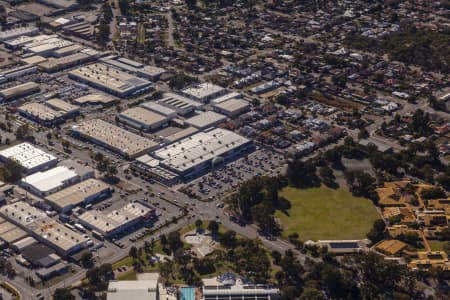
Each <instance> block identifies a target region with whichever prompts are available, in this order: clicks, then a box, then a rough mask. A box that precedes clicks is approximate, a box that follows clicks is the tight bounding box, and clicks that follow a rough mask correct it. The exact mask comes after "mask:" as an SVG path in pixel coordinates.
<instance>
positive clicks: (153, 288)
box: [106, 273, 163, 300]
mask: <svg viewBox="0 0 450 300" xmlns="http://www.w3.org/2000/svg"><path fill="white" fill-rule="evenodd" d="M139 275H140V276H142V275H145V277H146V278H142V279H141V278H139ZM139 275H138V279H137V280H123V281H117V280H111V281H110V282H109V285H108V290H107V293H106V300H123V299H129V300H131V299H133V300H159V299H161V300H162V299H163V298H160V295H159V288H158V277H159V275H158V274H157V273H154V274H153V273H147V274H139ZM147 277H148V278H147Z"/></svg>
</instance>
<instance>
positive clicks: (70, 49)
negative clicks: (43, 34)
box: [53, 44, 86, 57]
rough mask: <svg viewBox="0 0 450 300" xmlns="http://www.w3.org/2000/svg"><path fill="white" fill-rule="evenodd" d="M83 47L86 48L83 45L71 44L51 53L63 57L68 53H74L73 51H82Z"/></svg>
mask: <svg viewBox="0 0 450 300" xmlns="http://www.w3.org/2000/svg"><path fill="white" fill-rule="evenodd" d="M85 48H86V47H85V46H82V45H80V44H73V45H71V46H67V47H64V48H60V49H58V50H55V51H54V53H53V55H54V56H55V57H64V56H68V55H72V54H75V53H79V52H82V50H83V49H85Z"/></svg>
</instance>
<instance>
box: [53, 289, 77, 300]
mask: <svg viewBox="0 0 450 300" xmlns="http://www.w3.org/2000/svg"><path fill="white" fill-rule="evenodd" d="M53 300H75V296H74V295H72V293H71V292H70V290H69V289H68V288H58V289H56V290H55V292H54V293H53Z"/></svg>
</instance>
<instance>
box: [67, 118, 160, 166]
mask: <svg viewBox="0 0 450 300" xmlns="http://www.w3.org/2000/svg"><path fill="white" fill-rule="evenodd" d="M72 134H73V135H74V136H75V137H78V138H82V139H87V140H90V141H92V142H94V143H96V144H99V145H101V146H103V147H105V148H108V149H111V150H113V151H115V152H117V153H119V154H121V155H123V156H125V157H130V158H133V157H137V156H139V155H142V154H144V153H146V152H148V151H151V150H154V149H155V148H157V147H158V143H156V142H154V141H152V140H150V139H147V138H145V137H142V136H140V135H137V134H134V133H131V132H129V131H127V130H125V129H122V128H120V127H118V126H115V125H113V124H111V123H108V122H105V121H103V120H100V119H92V120H89V121H85V122H82V123H79V124H77V125H74V126H72Z"/></svg>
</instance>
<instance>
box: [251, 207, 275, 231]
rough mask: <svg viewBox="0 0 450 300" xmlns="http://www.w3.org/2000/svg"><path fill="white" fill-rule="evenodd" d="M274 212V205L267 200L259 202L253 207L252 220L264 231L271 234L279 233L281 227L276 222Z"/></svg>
mask: <svg viewBox="0 0 450 300" xmlns="http://www.w3.org/2000/svg"><path fill="white" fill-rule="evenodd" d="M273 213H274V209H273V207H272V206H271V205H270V204H268V203H267V202H263V203H260V204H257V205H255V206H253V207H252V209H251V215H252V220H254V221H255V222H256V224H257V225H258V226H259V228H260V229H261V230H262V231H263V232H265V233H269V234H278V232H279V231H280V228H279V226H278V224H277V223H276V222H275V219H274V216H273Z"/></svg>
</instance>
